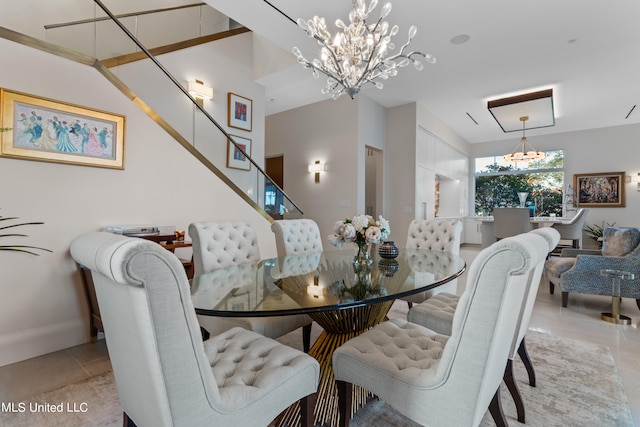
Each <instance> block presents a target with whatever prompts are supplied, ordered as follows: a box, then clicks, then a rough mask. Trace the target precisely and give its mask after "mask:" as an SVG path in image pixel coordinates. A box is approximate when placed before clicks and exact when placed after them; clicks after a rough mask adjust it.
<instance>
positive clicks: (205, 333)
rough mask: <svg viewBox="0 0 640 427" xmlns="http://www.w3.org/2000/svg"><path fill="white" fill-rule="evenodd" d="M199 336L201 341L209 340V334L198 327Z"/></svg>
mask: <svg viewBox="0 0 640 427" xmlns="http://www.w3.org/2000/svg"><path fill="white" fill-rule="evenodd" d="M200 334H201V335H202V341H206V340H208V339H209V338H211V334H210V333H209V331H207V330H206V329H205V328H203V327H202V326H200Z"/></svg>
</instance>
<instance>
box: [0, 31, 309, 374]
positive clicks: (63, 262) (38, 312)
mask: <svg viewBox="0 0 640 427" xmlns="http://www.w3.org/2000/svg"><path fill="white" fill-rule="evenodd" d="M0 51H1V52H2V62H3V64H4V66H2V67H0V86H1V87H3V88H6V89H10V90H15V91H21V92H26V93H29V94H34V95H37V96H42V97H47V98H51V99H54V100H60V101H65V102H69V103H73V104H77V105H81V106H85V107H89V108H97V109H101V110H105V111H111V112H114V113H118V114H123V115H125V116H126V135H125V138H126V141H125V144H126V156H125V170H122V171H121V170H110V169H103V168H93V167H84V166H75V165H67V164H55V163H46V162H34V161H26V160H17V159H9V158H0V179H1V181H2V183H3V186H2V190H0V208H2V209H1V210H0V215H2V216H17V217H20V219H21V220H23V221H44V222H45V224H44V225H41V226H33V227H30V228H28V229H27V228H25V229H24V231H25V232H26V234H28V235H29V237H28V238H26V239H23V240H22V241H21V242H22V243H25V244H31V245H36V246H43V247H46V248H49V249H51V250H52V251H53V253H51V254H49V253H44V254H42V255H41V256H38V257H34V256H29V255H26V254H20V253H12V252H2V253H1V254H0V271H1V273H0V277H1V284H2V294H3V295H2V298H1V299H0V365H6V364H9V363H12V362H16V361H19V360H23V359H27V358H31V357H34V356H38V355H41V354H45V353H48V352H52V351H56V350H59V349H62V348H67V347H70V346H74V345H77V344H81V343H84V342H87V341H88V339H89V332H88V309H87V305H86V302H85V296H84V294H83V290H82V288H81V282H80V277H79V275H78V272H77V270H76V266H75V264H74V262H73V260H72V259H71V257H70V256H69V244H70V242H71V240H72V239H73V238H74V237H75V236H77V235H79V234H81V233H83V232H86V231H90V230H98V229H101V228H102V227H105V226H107V225H111V224H155V225H174V226H176V227H178V228H181V229H186V228H187V226H188V224H189V223H190V222H192V221H197V220H207V219H212V220H228V219H239V220H247V221H250V222H251V223H252V224H253V225H254V226H255V227H256V228H257V232H258V239H259V242H260V250H261V253H262V255H263V256H265V257H268V256H275V253H276V252H275V243H274V242H273V234H272V233H271V231H270V229H269V223H268V222H267V221H266V220H265V219H264V218H263V217H262V216H261V215H259V214H258V213H257V212H256V211H254V210H253V209H252V208H250V207H249V206H248V205H247V204H246V203H245V202H244V201H243V200H241V199H240V198H239V197H237V195H236V194H235V193H233V192H232V191H231V190H230V189H228V188H227V187H226V186H225V185H224V184H223V183H221V182H220V180H219V179H217V178H216V177H215V176H214V175H213V174H212V173H210V171H209V170H207V169H206V168H205V167H203V166H202V165H201V164H200V163H199V162H197V161H195V160H194V159H193V158H192V157H191V155H190V154H189V153H187V152H186V150H184V149H183V148H182V147H181V146H179V145H178V143H177V142H175V141H174V140H173V139H171V138H170V137H169V136H168V135H166V134H165V132H164V131H162V130H161V129H160V128H159V127H158V126H157V125H156V124H155V122H153V121H152V120H151V119H149V118H148V117H147V116H146V115H145V114H144V113H142V112H141V111H140V110H139V109H138V108H136V107H135V106H134V105H133V104H132V103H131V102H130V101H129V100H128V99H126V98H125V97H124V96H123V95H122V94H121V93H120V92H119V91H117V90H116V89H115V88H114V87H112V86H111V85H110V83H108V82H107V81H106V80H104V78H103V77H102V76H101V75H99V74H98V73H97V72H96V71H95V70H93V69H92V68H89V67H86V66H82V65H78V64H76V63H72V62H70V61H67V60H64V59H62V58H59V57H56V56H53V55H50V54H47V53H43V52H40V51H37V50H33V49H30V48H27V47H24V46H22V45H19V44H15V43H12V42H8V41H6V40H2V39H0ZM7 64H10V66H8V65H7ZM255 119H256V116H254V120H255ZM301 167H302V165H301ZM9 242H10V241H9V239H3V242H2V243H3V244H7V243H9ZM15 243H16V244H17V243H19V242H18V241H16V242H15Z"/></svg>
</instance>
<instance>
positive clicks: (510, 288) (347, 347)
mask: <svg viewBox="0 0 640 427" xmlns="http://www.w3.org/2000/svg"><path fill="white" fill-rule="evenodd" d="M548 248H549V245H548V244H547V242H546V241H545V239H544V238H542V237H541V236H539V235H536V234H534V233H526V234H522V235H518V236H514V237H510V238H505V239H502V240H500V241H499V242H496V243H494V244H493V245H491V246H489V247H487V248H485V249H483V250H482V251H481V252H480V253H479V254H478V255H477V256H476V258H475V259H474V261H473V263H472V264H471V266H470V268H469V270H468V278H467V285H466V289H465V291H464V293H463V294H462V296H461V297H460V300H459V302H458V306H457V309H456V310H455V313H454V315H453V321H452V327H451V335H450V336H447V335H442V334H438V333H436V332H435V331H432V330H430V329H427V328H425V327H424V326H422V325H418V324H415V323H411V322H408V321H404V320H401V319H393V320H389V321H386V322H383V323H380V324H379V325H377V326H375V327H374V328H372V329H370V330H368V331H367V332H365V333H363V334H361V335H359V336H358V337H356V338H353V339H351V340H350V341H348V342H347V343H345V344H343V345H342V346H340V347H339V348H338V349H336V350H335V352H334V353H333V370H334V375H335V378H336V380H337V387H338V393H339V397H338V402H339V406H340V426H342V427H345V426H348V425H349V417H350V406H351V402H350V400H351V399H350V396H351V393H350V391H351V390H350V389H351V384H356V385H359V386H361V387H363V388H365V389H367V390H369V391H371V392H372V393H374V394H375V395H376V396H378V397H379V398H380V399H381V400H383V401H385V402H386V403H388V404H389V405H390V406H391V407H393V408H394V409H396V410H397V411H398V412H400V413H401V414H403V415H405V416H406V417H408V418H410V419H411V420H413V421H415V422H417V423H419V424H422V425H430V426H445V425H447V426H449V425H452V426H453V425H455V426H472V427H474V426H477V425H478V424H479V423H480V421H481V420H482V417H483V415H484V413H485V412H486V410H487V408H489V410H490V412H491V415H492V416H493V418H494V420H495V421H496V424H497V425H506V420H505V418H504V414H503V413H502V409H501V403H500V394H499V391H500V388H499V387H500V383H501V382H502V380H503V376H504V372H505V366H506V364H507V360H508V359H509V357H510V354H511V348H512V345H513V340H514V337H515V336H516V331H517V330H518V319H519V318H520V317H521V313H522V306H523V302H524V300H525V299H526V298H527V291H528V287H529V284H530V282H531V273H532V270H534V269H535V268H536V266H539V265H540V264H541V263H542V262H543V261H544V259H545V257H546V255H547V252H548Z"/></svg>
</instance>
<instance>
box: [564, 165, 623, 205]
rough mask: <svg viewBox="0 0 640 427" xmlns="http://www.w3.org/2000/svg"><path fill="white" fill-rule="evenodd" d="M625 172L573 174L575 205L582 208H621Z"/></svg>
mask: <svg viewBox="0 0 640 427" xmlns="http://www.w3.org/2000/svg"><path fill="white" fill-rule="evenodd" d="M624 187H625V173H624V172H600V173H577V174H574V175H573V188H574V189H575V192H576V205H577V206H578V207H582V208H589V207H590V208H623V207H624V206H625V198H624V196H625V194H624Z"/></svg>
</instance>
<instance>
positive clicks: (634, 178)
mask: <svg viewBox="0 0 640 427" xmlns="http://www.w3.org/2000/svg"><path fill="white" fill-rule="evenodd" d="M625 181H626V182H635V183H636V185H637V189H636V191H639V192H640V172H638V173H637V174H636V175H631V174H627V175H626V177H625Z"/></svg>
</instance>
